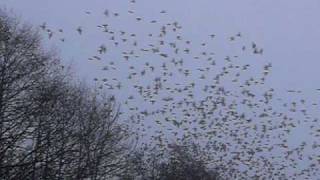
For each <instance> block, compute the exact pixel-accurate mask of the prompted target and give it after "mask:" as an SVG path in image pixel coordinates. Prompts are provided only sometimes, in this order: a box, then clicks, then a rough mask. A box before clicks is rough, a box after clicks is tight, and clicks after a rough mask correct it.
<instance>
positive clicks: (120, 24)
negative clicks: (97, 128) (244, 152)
mask: <svg viewBox="0 0 320 180" xmlns="http://www.w3.org/2000/svg"><path fill="white" fill-rule="evenodd" d="M0 6H1V7H6V8H7V9H9V10H13V12H14V13H15V14H17V15H18V16H21V17H22V19H23V20H24V21H26V22H29V23H31V24H33V25H35V26H38V25H40V24H42V23H43V22H46V23H47V25H48V27H49V28H52V29H55V30H56V31H57V30H58V29H59V28H62V29H64V34H63V35H60V34H59V33H57V32H56V33H55V34H54V38H53V40H52V41H47V43H48V47H49V48H54V49H56V50H57V51H58V52H59V53H60V54H61V56H62V58H63V61H64V63H65V64H70V63H72V64H73V65H74V66H75V68H74V71H75V74H76V75H77V76H78V77H79V78H80V79H82V78H83V79H86V80H89V81H91V80H92V79H93V78H94V77H99V78H102V77H104V76H105V74H104V72H102V71H101V68H102V66H104V64H103V63H102V62H92V61H88V57H90V56H92V55H93V54H94V53H96V49H97V47H98V45H100V44H101V43H103V42H104V41H105V40H103V35H101V33H99V32H98V31H97V28H96V25H97V24H101V23H103V22H104V21H105V20H104V17H103V12H104V11H105V10H106V9H109V10H110V11H111V13H114V12H118V13H119V14H120V16H119V18H118V19H115V20H108V23H112V24H113V26H115V27H117V28H119V29H123V30H127V29H130V30H131V31H134V32H136V33H137V34H147V33H148V32H149V31H152V30H154V29H155V27H152V26H146V25H145V24H141V25H136V23H132V19H130V17H128V16H126V15H124V14H127V11H128V10H134V11H135V12H136V14H137V16H139V17H143V18H146V19H148V21H149V20H153V19H158V20H160V21H163V22H166V21H178V22H179V24H181V25H182V26H183V36H185V37H188V38H189V39H190V40H192V42H196V43H199V44H200V43H202V42H203V41H205V40H206V39H208V34H212V33H214V34H216V35H217V39H218V40H217V41H218V42H217V44H214V45H213V46H212V49H214V50H215V51H218V52H220V54H221V56H223V55H226V54H228V53H230V52H235V51H236V50H235V49H236V46H238V45H239V44H236V43H235V44H231V45H230V43H229V41H228V37H230V36H233V35H235V34H237V33H238V32H241V34H242V36H243V38H242V39H243V40H241V41H243V42H241V43H247V44H251V42H255V43H256V44H257V45H258V46H259V47H262V48H263V49H264V54H263V56H262V57H254V58H253V57H251V56H248V55H244V56H242V59H243V61H245V62H247V63H250V64H264V63H266V62H271V63H272V73H271V75H270V78H269V80H268V84H269V85H270V86H272V87H273V88H275V89H276V90H277V92H279V93H280V95H281V97H287V98H288V99H294V98H295V97H291V96H293V95H291V94H288V93H287V92H286V91H287V90H290V89H297V90H301V91H302V92H303V93H302V94H301V96H303V97H306V98H309V99H310V100H312V101H315V102H319V97H320V96H319V95H320V92H319V91H316V89H319V88H320V81H318V77H319V70H318V68H319V67H320V61H319V60H318V57H320V51H319V50H318V45H319V42H320V21H319V19H318V18H319V17H320V11H319V9H320V1H319V0H305V1H300V0H259V1H257V0H241V1H239V0H223V1H217V0H197V1H194V0H161V1H158V0H136V3H135V4H131V3H128V1H127V0H68V1H66V0H24V1H22V0H1V1H0ZM161 10H166V11H167V15H159V12H160V11H161ZM86 11H90V12H91V14H90V15H88V14H86V13H85V12H86ZM79 26H81V27H82V28H83V34H84V35H85V36H82V37H81V38H79V35H78V34H77V32H76V28H77V27H79ZM61 37H64V38H66V41H65V42H64V43H62V42H60V41H59V38H61ZM139 41H144V42H145V43H148V40H146V39H143V38H142V39H140V40H139ZM226 42H227V43H226ZM126 48H127V49H128V47H124V49H126ZM115 51H117V50H115ZM108 58H109V59H111V60H116V59H117V58H119V57H117V56H116V55H111V56H110V57H108ZM142 60H145V59H143V58H142ZM125 65H126V64H122V66H125ZM189 66H190V67H192V66H193V64H189ZM257 71H258V70H257ZM126 75H127V70H126V69H125V68H123V69H121V68H120V69H118V70H117V71H116V72H114V74H112V75H111V76H121V77H122V78H124V79H125V78H126ZM253 75H255V74H254V70H253ZM176 78H177V79H179V77H176ZM127 94H130V89H128V90H126V91H125V92H123V94H120V96H121V95H127ZM138 103H139V102H138ZM304 131H306V129H304V127H303V126H302V127H300V128H297V130H296V132H295V133H293V135H292V139H293V140H297V139H307V138H308V136H307V135H306V133H304Z"/></svg>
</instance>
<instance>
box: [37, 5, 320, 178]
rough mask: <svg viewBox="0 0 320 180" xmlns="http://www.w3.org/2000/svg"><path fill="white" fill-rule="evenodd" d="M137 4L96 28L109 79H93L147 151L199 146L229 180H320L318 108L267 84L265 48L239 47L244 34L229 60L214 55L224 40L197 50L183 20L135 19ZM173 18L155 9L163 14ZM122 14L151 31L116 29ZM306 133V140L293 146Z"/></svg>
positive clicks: (211, 39)
mask: <svg viewBox="0 0 320 180" xmlns="http://www.w3.org/2000/svg"><path fill="white" fill-rule="evenodd" d="M136 4H137V3H136V1H134V0H132V1H130V7H131V8H130V9H129V10H128V11H127V13H119V12H113V11H111V10H105V11H104V12H103V13H101V15H102V16H103V18H104V20H105V23H103V24H99V25H97V26H96V28H97V29H96V30H98V31H99V32H101V33H102V34H103V37H104V38H103V42H102V43H101V44H100V45H98V46H97V49H96V51H95V53H94V54H93V55H92V56H90V57H88V61H89V62H92V61H94V62H95V61H97V62H99V64H98V65H99V66H100V65H101V64H103V66H102V67H99V68H101V71H103V75H104V76H103V77H96V78H94V81H95V83H96V84H97V86H98V87H99V88H100V89H107V90H108V91H109V92H110V93H113V94H114V95H115V97H116V99H117V101H119V102H120V103H121V106H122V113H121V115H122V118H123V119H125V118H127V119H128V120H129V123H130V126H131V127H132V128H133V130H134V131H133V132H134V133H135V134H136V136H137V137H139V138H140V139H141V143H142V144H143V145H144V146H156V147H158V148H159V149H163V150H165V149H167V148H170V144H171V143H173V142H177V143H179V142H180V143H182V142H186V141H194V142H197V143H199V144H200V145H201V147H202V148H203V151H205V152H208V153H207V154H208V155H209V156H210V159H211V160H210V163H212V164H213V165H215V166H217V167H226V169H224V172H223V175H224V176H225V177H226V178H229V179H230V178H231V179H232V178H235V177H236V178H237V179H313V178H315V177H320V173H319V171H318V169H319V166H320V153H319V152H320V151H319V147H320V141H319V140H318V137H319V136H320V127H319V125H318V124H319V119H318V118H317V115H316V113H314V111H312V109H316V108H317V107H318V104H317V103H314V102H312V101H310V102H309V101H308V100H306V99H305V98H302V97H301V96H299V95H298V93H300V94H301V91H297V90H288V93H291V94H290V95H291V96H292V97H293V98H292V99H291V100H290V101H289V100H285V99H284V98H280V97H279V94H277V91H276V90H275V89H274V88H272V87H270V85H268V83H267V80H268V75H269V74H270V72H271V69H272V64H271V63H268V62H266V63H264V62H265V61H263V60H261V58H262V57H263V56H262V55H263V53H264V51H263V49H262V48H261V47H259V46H258V45H257V44H256V43H254V42H249V43H246V44H242V43H243V42H244V40H243V39H244V37H243V34H242V33H235V34H234V35H232V36H230V37H227V38H222V39H224V40H225V42H224V43H227V44H229V45H230V46H232V47H235V48H233V49H232V50H231V52H230V54H232V55H225V54H224V52H216V51H214V50H213V49H215V46H219V44H221V43H222V42H219V41H218V40H217V38H219V36H218V35H216V34H209V35H207V38H206V39H205V40H204V41H203V42H200V43H199V42H197V41H196V40H191V39H192V38H191V39H188V37H187V36H185V35H184V33H183V30H184V28H183V25H182V24H180V23H179V22H177V21H170V22H164V21H162V20H161V18H159V19H148V17H141V16H137V15H136V12H135V11H134V10H133V9H134V6H135V5H136ZM95 13H96V12H95ZM92 14H93V12H90V11H86V12H85V15H87V16H92ZM167 14H168V13H167V11H165V10H160V11H159V16H160V17H161V16H168V15H167ZM121 16H125V17H126V20H127V21H128V19H130V21H132V22H131V23H133V24H136V26H135V27H136V28H138V29H139V27H140V28H141V27H143V28H144V29H147V30H148V27H150V28H149V29H150V31H151V32H147V33H144V32H142V33H137V32H135V31H134V28H132V29H131V28H128V29H126V30H122V29H121V28H118V27H117V26H116V25H114V26H113V23H112V22H113V21H117V23H119V21H121V20H120V19H119V18H120V17H121ZM40 28H41V29H42V30H43V31H44V32H46V33H47V35H48V38H49V39H53V38H54V37H55V36H57V39H59V40H60V41H61V42H66V41H67V39H66V38H65V37H63V33H64V29H58V30H53V29H50V28H49V27H48V25H47V24H46V23H43V24H42V25H41V26H40ZM87 31H89V29H87V28H86V27H84V26H78V27H76V28H74V33H75V34H76V35H77V36H79V38H81V37H83V36H85V35H86V33H87ZM220 38H221V37H220ZM193 39H194V37H193ZM246 58H247V59H256V60H259V62H251V61H250V62H248V61H247V60H244V59H246ZM110 59H115V60H114V61H112V60H110ZM292 93H296V94H297V95H292ZM301 129H302V130H304V131H306V132H304V133H305V134H308V141H306V140H302V141H301V142H299V141H294V142H293V143H292V142H291V141H292V139H294V138H297V137H295V136H296V134H297V132H299V131H301ZM230 176H234V177H230Z"/></svg>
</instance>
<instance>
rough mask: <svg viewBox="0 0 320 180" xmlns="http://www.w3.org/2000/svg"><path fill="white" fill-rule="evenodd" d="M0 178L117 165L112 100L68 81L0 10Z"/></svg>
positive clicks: (104, 171)
mask: <svg viewBox="0 0 320 180" xmlns="http://www.w3.org/2000/svg"><path fill="white" fill-rule="evenodd" d="M0 45H1V47H0V73H1V76H0V142H1V144H0V177H1V179H68V178H69V179H84V178H91V179H97V178H98V177H107V175H111V174H113V173H114V172H116V171H117V173H118V170H119V169H122V166H123V162H124V157H125V151H126V143H125V142H126V141H125V140H126V139H127V138H128V134H127V131H126V129H127V128H126V127H125V126H123V125H120V124H119V123H118V122H117V120H118V114H119V112H118V107H117V105H116V103H115V101H114V100H113V99H111V98H109V97H107V96H105V95H101V94H100V93H99V92H97V91H94V90H92V89H89V88H87V87H86V86H85V85H82V84H80V83H72V82H71V78H70V76H69V75H68V74H67V73H66V72H64V71H63V70H62V68H61V66H60V65H59V61H58V60H57V58H56V57H55V55H54V54H52V53H46V52H45V51H44V50H42V49H41V44H40V38H39V35H38V34H37V33H36V31H34V30H33V29H32V27H30V26H28V25H22V24H21V23H20V22H19V21H18V20H17V19H15V18H11V17H8V16H6V15H5V14H3V13H2V14H1V16H0Z"/></svg>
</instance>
